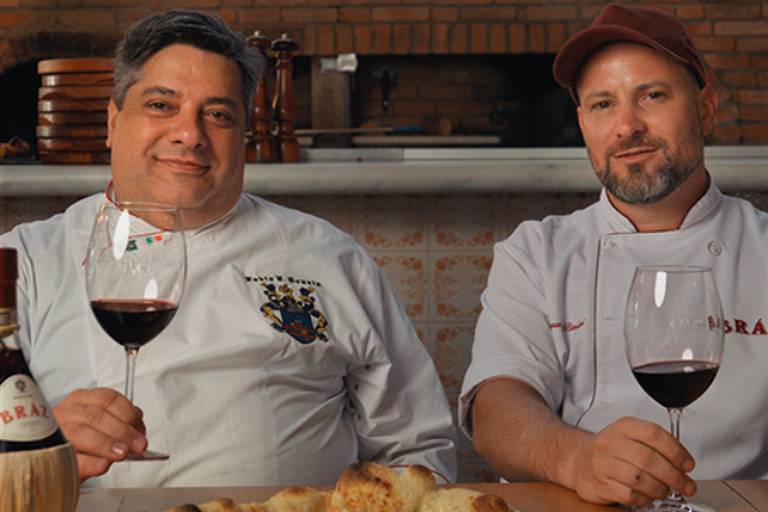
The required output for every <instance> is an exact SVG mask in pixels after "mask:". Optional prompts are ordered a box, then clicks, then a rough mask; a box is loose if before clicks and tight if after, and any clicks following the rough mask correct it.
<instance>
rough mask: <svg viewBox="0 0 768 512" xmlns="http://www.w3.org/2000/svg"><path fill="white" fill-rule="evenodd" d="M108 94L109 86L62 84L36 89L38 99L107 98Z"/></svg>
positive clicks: (109, 92)
mask: <svg viewBox="0 0 768 512" xmlns="http://www.w3.org/2000/svg"><path fill="white" fill-rule="evenodd" d="M110 94H112V87H110V86H90V85H69V86H67V85H64V86H57V87H40V88H39V89H38V90H37V98H38V99H40V100H55V99H63V100H78V99H81V100H82V99H109V96H110Z"/></svg>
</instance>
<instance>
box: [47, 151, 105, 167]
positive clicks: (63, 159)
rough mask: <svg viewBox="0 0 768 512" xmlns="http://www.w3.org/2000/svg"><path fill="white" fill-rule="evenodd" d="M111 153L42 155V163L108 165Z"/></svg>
mask: <svg viewBox="0 0 768 512" xmlns="http://www.w3.org/2000/svg"><path fill="white" fill-rule="evenodd" d="M109 156H110V154H109V153H104V152H85V151H84V152H75V153H40V161H41V162H43V163H46V164H108V163H109Z"/></svg>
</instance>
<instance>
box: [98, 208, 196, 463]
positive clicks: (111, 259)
mask: <svg viewBox="0 0 768 512" xmlns="http://www.w3.org/2000/svg"><path fill="white" fill-rule="evenodd" d="M186 259H187V258H186V246H185V243H184V233H183V230H182V227H181V216H180V213H179V210H178V209H177V208H175V207H172V206H164V205H158V204H150V203H138V202H111V201H106V202H105V203H104V204H102V206H101V208H100V209H99V212H98V214H97V215H96V220H95V222H94V225H93V230H92V232H91V238H90V242H89V246H88V255H87V259H86V290H87V294H88V299H89V301H90V303H91V309H92V310H93V313H94V315H95V317H96V320H97V321H98V323H99V325H101V327H102V328H103V329H104V330H105V331H106V332H107V334H109V336H110V337H111V338H112V339H113V340H115V341H116V342H117V343H119V344H120V345H122V346H123V347H124V348H125V354H126V373H125V396H126V397H127V398H128V400H130V401H133V378H134V366H135V361H136V357H137V355H138V353H139V349H140V347H142V346H143V345H145V344H146V343H149V342H150V341H152V340H153V339H154V338H155V337H156V336H157V335H158V334H160V332H162V331H163V329H164V328H165V327H166V326H167V325H168V323H169V322H170V321H171V319H172V318H173V316H174V315H175V313H176V310H177V308H178V305H179V302H180V301H181V297H182V295H183V292H184V284H185V280H186V268H187V266H186ZM129 458H130V459H132V460H157V459H167V458H168V456H167V455H165V454H160V453H157V452H152V451H150V450H147V451H145V452H144V453H143V454H142V456H140V457H134V456H131V457H129Z"/></svg>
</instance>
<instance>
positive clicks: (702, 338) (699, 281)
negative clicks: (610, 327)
mask: <svg viewBox="0 0 768 512" xmlns="http://www.w3.org/2000/svg"><path fill="white" fill-rule="evenodd" d="M722 316H723V315H722V309H721V305H720V297H719V295H718V292H717V287H716V285H715V282H714V279H713V277H712V272H711V270H710V269H709V268H705V267H692V266H688V267H676V266H649V267H639V268H637V269H636V270H635V275H634V279H633V281H632V287H631V289H630V292H629V298H628V300H627V307H626V311H625V322H624V335H625V339H626V352H627V360H628V361H629V365H630V367H631V368H632V373H633V374H634V376H635V378H636V379H637V382H638V383H639V384H640V386H641V387H642V388H643V390H645V392H646V393H648V395H650V396H651V398H653V399H654V400H655V401H656V402H658V403H659V404H661V405H663V406H664V407H666V408H667V411H668V413H669V420H670V430H671V432H672V435H673V436H674V437H675V439H677V440H678V441H679V440H680V416H681V415H682V412H683V409H684V408H685V407H687V406H688V405H690V404H691V403H692V402H693V401H695V400H696V399H697V398H699V396H701V395H702V394H703V393H704V392H705V391H706V390H707V388H708V387H709V386H710V384H712V381H713V380H714V378H715V375H716V374H717V371H718V369H719V367H720V360H721V358H722V354H723V335H724V333H723V318H722ZM639 510H643V511H657V512H673V511H677V512H693V511H695V510H696V509H695V508H694V507H693V506H692V505H690V504H688V503H687V502H686V501H685V499H684V498H683V497H682V496H680V494H679V493H678V492H677V491H676V490H673V491H672V492H671V494H670V495H669V496H668V497H667V498H666V499H665V500H660V501H657V502H655V503H654V504H653V505H651V506H650V507H647V508H643V509H639Z"/></svg>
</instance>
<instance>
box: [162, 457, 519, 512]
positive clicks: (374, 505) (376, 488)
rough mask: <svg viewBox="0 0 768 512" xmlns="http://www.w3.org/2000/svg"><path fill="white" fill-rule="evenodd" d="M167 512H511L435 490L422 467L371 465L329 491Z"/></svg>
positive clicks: (290, 492) (474, 497)
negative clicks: (397, 467) (399, 468)
mask: <svg viewBox="0 0 768 512" xmlns="http://www.w3.org/2000/svg"><path fill="white" fill-rule="evenodd" d="M167 512H510V509H509V507H507V504H506V503H505V502H504V500H502V499H501V498H499V497H498V496H495V495H493V494H481V493H479V492H477V491H472V490H469V489H462V488H460V487H455V488H451V489H438V487H437V483H436V482H435V477H434V476H433V475H432V472H431V471H429V470H428V469H427V468H425V467H424V466H418V465H415V466H407V467H405V468H404V469H403V470H395V469H392V468H389V467H387V466H383V465H381V464H376V463H373V462H362V463H360V464H355V465H354V466H350V467H349V468H347V469H346V470H345V471H344V472H343V473H342V474H341V476H339V478H338V480H337V481H336V489H334V490H333V491H319V490H317V489H313V488H311V487H288V488H286V489H283V490H282V491H280V492H278V493H277V494H275V495H274V496H272V497H271V498H270V499H269V500H267V501H265V502H263V503H240V504H238V503H235V502H233V501H232V500H231V499H228V498H219V499H216V500H213V501H209V502H207V503H203V504H202V505H182V506H180V507H176V508H174V509H171V510H169V511H167Z"/></svg>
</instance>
